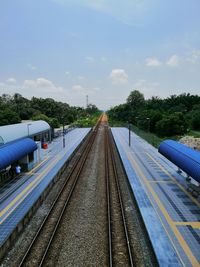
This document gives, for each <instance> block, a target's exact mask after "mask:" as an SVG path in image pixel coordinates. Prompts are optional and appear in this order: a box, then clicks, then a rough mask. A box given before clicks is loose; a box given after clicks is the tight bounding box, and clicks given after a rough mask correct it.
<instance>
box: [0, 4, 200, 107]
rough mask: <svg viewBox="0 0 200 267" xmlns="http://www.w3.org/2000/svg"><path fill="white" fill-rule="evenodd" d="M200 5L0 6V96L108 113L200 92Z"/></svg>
mask: <svg viewBox="0 0 200 267" xmlns="http://www.w3.org/2000/svg"><path fill="white" fill-rule="evenodd" d="M199 13H200V1H199V0H190V1H188V0H168V1H166V0H118V1H117V0H115V1H114V0H42V1H41V0H40V1H39V0H34V1H31V0H7V1H1V2H0V93H1V94H2V93H10V94H13V93H15V92H18V93H20V94H22V95H23V96H25V97H28V98H31V97H32V96H38V97H52V98H54V99H56V100H61V101H63V102H67V103H69V104H70V105H80V106H84V105H85V102H86V95H89V102H91V103H93V104H96V105H97V106H98V107H99V108H102V109H108V108H110V107H111V106H114V105H116V104H119V103H123V102H125V101H126V98H127V96H128V95H129V93H130V91H131V90H134V89H137V90H140V91H141V92H142V93H143V94H144V95H145V98H149V97H151V96H153V95H154V96H159V97H167V96H170V95H172V94H180V93H183V92H190V93H191V94H200V16H199Z"/></svg>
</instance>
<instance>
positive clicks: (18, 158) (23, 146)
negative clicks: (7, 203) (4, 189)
mask: <svg viewBox="0 0 200 267" xmlns="http://www.w3.org/2000/svg"><path fill="white" fill-rule="evenodd" d="M48 141H51V128H50V126H49V124H48V123H47V122H45V121H41V120H40V121H28V122H25V123H17V124H12V125H6V126H0V184H2V183H3V182H5V181H7V180H9V179H11V178H12V177H13V176H14V175H15V173H14V168H15V167H16V166H17V165H20V167H21V168H22V171H29V170H31V169H32V168H33V167H34V166H35V165H36V164H37V162H39V160H40V148H41V146H42V145H43V144H44V143H45V142H48Z"/></svg>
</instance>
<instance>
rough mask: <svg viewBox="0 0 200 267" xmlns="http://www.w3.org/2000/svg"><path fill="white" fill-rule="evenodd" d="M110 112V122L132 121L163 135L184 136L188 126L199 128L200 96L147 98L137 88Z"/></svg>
mask: <svg viewBox="0 0 200 267" xmlns="http://www.w3.org/2000/svg"><path fill="white" fill-rule="evenodd" d="M108 115H109V119H110V120H111V121H120V122H122V123H127V122H130V123H132V124H134V125H136V126H138V128H139V129H141V130H144V131H146V132H148V131H149V132H151V133H155V134H158V135H160V136H168V137H170V136H174V135H181V134H184V133H186V132H187V131H188V129H189V128H190V129H193V130H200V96H197V95H190V94H185V93H184V94H180V95H178V96H176V95H172V96H170V97H168V98H166V99H160V98H158V97H152V98H151V99H148V100H144V96H143V94H141V93H140V92H139V91H137V90H134V91H132V92H131V93H130V95H129V97H128V98H127V102H126V103H125V104H120V105H118V106H115V107H113V108H111V109H110V110H109V111H108Z"/></svg>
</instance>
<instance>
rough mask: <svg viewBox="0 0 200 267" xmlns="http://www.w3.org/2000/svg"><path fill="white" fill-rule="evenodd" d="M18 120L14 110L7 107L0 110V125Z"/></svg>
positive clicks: (19, 120)
mask: <svg viewBox="0 0 200 267" xmlns="http://www.w3.org/2000/svg"><path fill="white" fill-rule="evenodd" d="M19 122H21V119H20V117H19V115H18V114H17V113H16V112H14V111H12V110H10V109H9V108H6V109H4V110H0V126H2V125H8V124H15V123H19Z"/></svg>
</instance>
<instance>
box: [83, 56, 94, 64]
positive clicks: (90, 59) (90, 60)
mask: <svg viewBox="0 0 200 267" xmlns="http://www.w3.org/2000/svg"><path fill="white" fill-rule="evenodd" d="M85 59H86V61H87V62H88V63H94V62H95V59H94V57H90V56H88V57H86V58H85Z"/></svg>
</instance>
